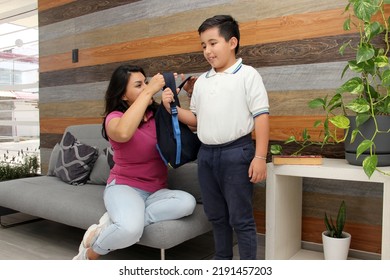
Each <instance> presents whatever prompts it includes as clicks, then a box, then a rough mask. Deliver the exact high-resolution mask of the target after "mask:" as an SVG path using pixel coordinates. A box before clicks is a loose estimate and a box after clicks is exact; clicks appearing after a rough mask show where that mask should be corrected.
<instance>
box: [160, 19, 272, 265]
mask: <svg viewBox="0 0 390 280" xmlns="http://www.w3.org/2000/svg"><path fill="white" fill-rule="evenodd" d="M198 32H199V35H200V40H201V46H202V48H203V54H204V57H205V58H206V60H207V61H208V62H209V64H210V65H211V66H212V69H211V70H209V71H208V72H207V73H204V74H202V75H201V76H200V77H199V78H198V79H197V80H196V82H195V85H194V89H193V94H192V99H191V105H190V110H191V111H189V110H184V109H181V108H178V116H179V119H180V121H182V122H183V123H186V124H187V125H189V126H196V127H197V134H198V137H199V139H200V140H201V142H202V146H201V148H200V150H199V154H198V174H199V183H200V187H201V192H202V200H203V204H204V209H205V213H206V215H207V217H208V219H209V220H210V222H211V223H212V225H213V233H214V241H215V257H214V259H232V257H233V249H232V248H233V231H234V232H235V233H236V236H237V241H238V248H239V254H240V259H256V248H257V239H256V225H255V221H254V217H253V208H252V197H253V183H257V182H260V181H261V180H264V179H265V178H266V155H267V149H268V140H269V123H268V114H269V110H268V108H269V105H268V97H267V92H266V90H265V87H264V84H263V82H262V78H261V76H260V75H259V73H258V72H257V71H256V70H255V69H254V68H253V67H251V66H247V65H244V64H242V59H241V58H239V59H237V58H236V54H237V52H238V48H239V41H240V32H239V27H238V24H237V22H236V21H235V20H234V19H233V18H232V17H231V16H229V15H217V16H214V17H212V18H209V19H207V20H205V21H204V22H203V23H202V24H201V26H200V27H199V29H198ZM172 98H173V97H172V96H171V95H164V96H163V102H164V105H165V107H166V108H169V102H170V101H172ZM253 129H255V133H256V148H255V147H254V145H253V141H252V137H251V132H252V130H253Z"/></svg>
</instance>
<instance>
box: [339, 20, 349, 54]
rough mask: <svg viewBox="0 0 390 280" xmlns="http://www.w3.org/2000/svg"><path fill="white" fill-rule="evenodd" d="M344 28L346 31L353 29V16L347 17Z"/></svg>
mask: <svg viewBox="0 0 390 280" xmlns="http://www.w3.org/2000/svg"><path fill="white" fill-rule="evenodd" d="M343 29H344V30H345V31H348V30H351V18H347V19H346V20H345V21H344V24H343ZM344 48H345V47H344ZM340 53H341V52H340Z"/></svg>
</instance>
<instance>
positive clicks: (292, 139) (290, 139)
mask: <svg viewBox="0 0 390 280" xmlns="http://www.w3.org/2000/svg"><path fill="white" fill-rule="evenodd" d="M296 141H297V140H296V139H295V136H290V137H288V139H287V140H286V141H284V144H288V143H292V142H296Z"/></svg>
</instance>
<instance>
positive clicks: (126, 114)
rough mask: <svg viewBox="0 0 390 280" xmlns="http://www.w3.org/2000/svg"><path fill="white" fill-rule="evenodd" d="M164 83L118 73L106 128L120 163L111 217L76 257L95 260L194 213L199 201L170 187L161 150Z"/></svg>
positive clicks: (111, 186)
mask: <svg viewBox="0 0 390 280" xmlns="http://www.w3.org/2000/svg"><path fill="white" fill-rule="evenodd" d="M164 85H165V81H164V78H163V76H162V75H161V74H156V75H155V76H154V77H153V78H152V79H151V80H150V81H149V83H148V82H147V81H146V75H145V72H144V70H143V69H142V68H140V67H137V66H131V65H122V66H119V67H118V68H117V69H116V70H115V71H114V73H113V74H112V77H111V80H110V83H109V85H108V89H107V91H106V95H105V116H106V117H105V119H104V122H103V130H102V132H103V136H104V137H105V138H106V139H108V140H109V142H110V144H111V145H112V148H113V150H114V161H115V165H114V167H113V168H112V169H111V171H110V176H109V178H108V181H107V186H106V189H105V191H104V203H105V206H106V209H107V213H106V214H104V215H103V217H102V218H101V219H100V221H99V224H98V225H96V224H94V225H92V226H91V227H90V228H89V229H88V230H87V231H86V233H85V235H84V238H83V241H82V242H81V244H80V248H79V254H78V255H77V256H75V257H74V258H73V259H75V260H95V259H97V258H98V257H99V256H101V255H105V254H108V253H109V252H111V251H113V250H117V249H120V248H125V247H128V246H131V245H133V244H135V243H136V242H138V241H139V239H140V237H141V236H142V233H143V229H144V227H145V226H147V225H149V224H151V223H155V222H158V221H164V220H172V219H179V218H182V217H184V216H188V215H191V214H192V212H193V210H194V208H195V204H196V202H195V199H194V197H193V196H192V195H190V194H188V193H186V192H183V191H179V190H169V189H167V188H166V186H167V172H168V170H167V167H166V166H165V164H164V162H163V161H162V159H161V157H160V155H159V153H158V151H157V149H156V127H155V120H154V114H155V112H156V109H157V106H158V104H157V103H156V102H154V100H153V95H154V94H156V93H157V92H159V91H160V90H161V89H162V88H163V86H164ZM165 91H171V90H170V89H169V88H167V89H165Z"/></svg>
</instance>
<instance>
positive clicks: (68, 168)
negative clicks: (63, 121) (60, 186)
mask: <svg viewBox="0 0 390 280" xmlns="http://www.w3.org/2000/svg"><path fill="white" fill-rule="evenodd" d="M97 157H98V149H96V148H94V147H92V146H89V145H86V144H83V143H80V142H79V141H78V140H77V139H76V138H75V137H74V136H73V134H71V133H70V132H66V133H65V135H64V137H63V138H62V140H61V143H60V152H59V155H58V159H57V163H56V167H55V169H54V174H55V176H57V177H58V178H60V179H61V180H63V181H64V182H66V183H69V184H72V185H80V184H84V183H86V182H87V180H88V178H89V174H90V173H91V170H92V167H93V165H94V163H95V161H96V159H97Z"/></svg>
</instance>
